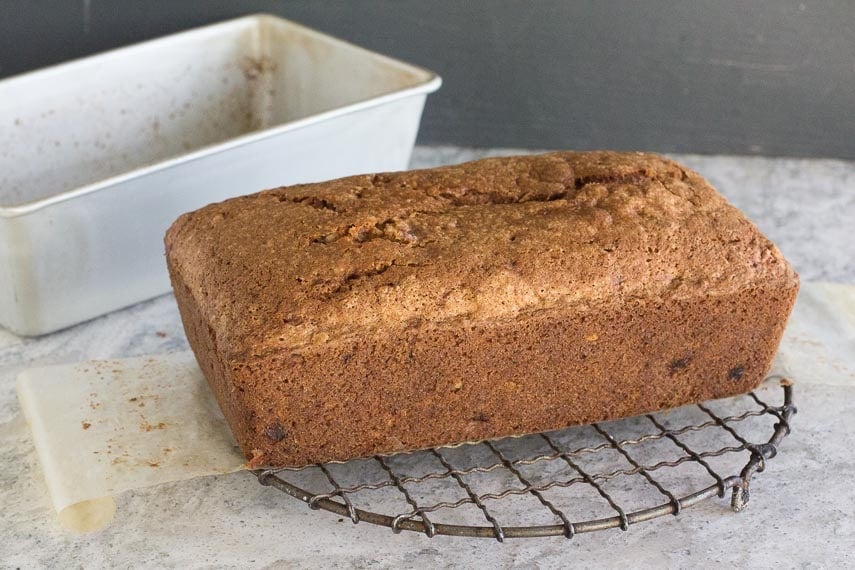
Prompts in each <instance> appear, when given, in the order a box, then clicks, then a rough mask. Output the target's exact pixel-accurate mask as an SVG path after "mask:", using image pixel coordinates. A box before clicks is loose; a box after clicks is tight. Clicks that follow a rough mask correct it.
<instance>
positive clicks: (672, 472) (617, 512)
mask: <svg viewBox="0 0 855 570" xmlns="http://www.w3.org/2000/svg"><path fill="white" fill-rule="evenodd" d="M770 380H773V379H770ZM774 380H777V381H778V382H777V384H778V385H780V387H781V388H783V390H782V392H783V393H781V390H779V389H775V384H776V383H775V382H771V381H767V382H766V383H765V384H764V386H763V387H761V388H760V389H759V390H757V391H755V392H751V393H749V394H746V395H743V396H737V397H735V398H729V399H726V400H717V401H713V402H707V403H703V404H697V405H694V406H686V407H683V408H677V409H675V410H669V411H664V412H658V413H655V414H647V415H643V416H637V417H633V418H627V419H623V420H618V421H613V422H604V423H597V424H592V425H589V426H578V427H573V428H568V429H564V430H560V431H555V432H549V433H539V434H533V435H527V436H521V437H511V438H504V439H500V440H495V441H482V442H478V443H466V444H460V445H455V446H449V447H439V448H433V449H428V450H422V451H416V452H407V453H399V454H395V455H386V456H382V455H377V456H374V457H371V458H365V459H356V460H351V461H347V462H343V463H326V464H318V465H309V466H306V467H299V468H291V467H289V468H279V469H263V470H256V471H254V474H255V475H256V476H257V477H258V480H259V482H260V483H261V484H263V485H269V486H272V487H275V488H276V489H279V490H280V491H283V492H284V493H286V494H288V495H290V496H291V497H294V498H296V499H299V500H301V501H303V502H305V503H307V504H308V506H309V507H310V508H312V509H316V510H317V509H322V510H325V511H330V512H332V513H336V514H338V515H340V516H341V517H347V518H349V519H350V520H351V521H353V522H354V523H359V522H366V523H371V524H376V525H381V526H386V527H390V528H391V529H392V530H394V531H395V532H400V531H402V530H407V531H415V532H421V533H424V534H425V535H427V536H429V537H434V536H436V535H453V536H466V537H479V538H494V539H496V540H498V541H500V542H501V541H504V540H505V539H506V538H525V537H539V536H556V535H563V536H565V537H567V538H572V537H573V536H574V535H576V534H579V533H585V532H593V531H597V530H606V529H611V528H620V529H621V530H627V529H628V528H629V526H630V525H633V524H636V523H640V522H643V521H648V520H651V519H655V518H657V517H662V516H665V515H679V514H680V513H681V512H682V510H683V509H686V508H689V507H692V506H694V505H697V504H698V503H700V502H701V501H703V500H705V499H709V498H711V497H716V496H717V497H720V498H723V497H724V496H725V494H726V493H727V492H728V491H730V492H731V508H732V509H733V510H734V511H741V510H742V509H743V508H745V506H746V504H747V503H748V499H749V482H750V480H751V478H752V476H754V474H755V473H759V472H761V471H763V470H764V469H765V467H766V462H767V460H768V459H771V458H772V457H774V456H775V455H776V454H777V450H778V446H779V445H780V443H781V441H782V440H783V439H784V437H786V436H787V435H788V434H789V432H790V419H791V418H792V416H793V415H794V414H795V413H796V408H795V406H794V405H793V388H792V383H791V382H789V381H788V380H785V379H781V378H775V379H774ZM761 395H762V396H763V397H764V398H766V399H770V398H772V397H774V398H776V399H777V400H779V401H781V400H782V402H781V403H780V405H770V404H768V403H766V401H764V400H763V399H761ZM769 434H771V435H769ZM757 442H759V443H757ZM384 512H385V513H389V514H382V513H384ZM340 520H343V519H340Z"/></svg>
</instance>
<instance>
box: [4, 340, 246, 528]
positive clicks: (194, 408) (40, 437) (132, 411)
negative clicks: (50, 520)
mask: <svg viewBox="0 0 855 570" xmlns="http://www.w3.org/2000/svg"><path fill="white" fill-rule="evenodd" d="M18 399H19V400H20V402H21V408H22V409H23V411H24V414H25V416H26V417H27V420H28V422H29V424H30V428H31V429H32V432H33V440H34V442H35V446H36V450H37V452H38V455H39V459H40V461H41V464H42V469H43V470H44V474H45V480H46V482H47V487H48V491H49V493H50V496H51V500H52V502H53V506H54V508H55V509H56V512H57V514H58V515H59V520H60V522H61V523H62V524H63V526H65V527H66V528H69V529H70V530H73V531H76V532H89V531H94V530H98V529H100V528H103V527H104V526H106V525H107V524H109V523H110V521H111V520H112V517H113V513H114V511H115V503H114V502H113V498H112V496H113V495H116V494H118V493H121V492H123V491H127V490H130V489H137V488H140V487H147V486H150V485H157V484H159V483H166V482H169V481H180V480H183V479H190V478H192V477H200V476H204V475H213V474H219V473H229V472H232V471H237V470H239V469H241V468H242V467H243V464H244V462H245V459H244V457H243V454H241V453H240V451H239V450H238V448H237V446H236V444H235V442H234V439H233V438H232V435H231V431H229V427H228V425H227V424H226V422H225V420H224V418H223V415H222V413H221V412H220V409H219V407H218V406H217V403H216V400H214V397H213V394H212V392H211V391H210V389H209V388H208V385H207V383H206V382H205V379H204V377H203V376H202V372H201V371H200V370H199V367H198V366H197V365H196V361H195V359H194V357H193V354H192V353H189V352H186V353H176V354H161V355H158V356H157V357H150V358H133V359H127V360H104V361H92V362H84V363H81V364H73V365H65V366H51V367H45V368H34V369H31V370H27V371H25V372H23V373H21V374H20V376H19V377H18Z"/></svg>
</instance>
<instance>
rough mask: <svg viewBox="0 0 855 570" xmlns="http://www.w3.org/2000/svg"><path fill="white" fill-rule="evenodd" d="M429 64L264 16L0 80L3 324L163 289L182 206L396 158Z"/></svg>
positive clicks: (17, 327)
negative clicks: (169, 234) (170, 235)
mask: <svg viewBox="0 0 855 570" xmlns="http://www.w3.org/2000/svg"><path fill="white" fill-rule="evenodd" d="M440 83H441V80H440V78H439V77H438V76H436V75H435V74H433V73H431V72H429V71H426V70H424V69H420V68H417V67H414V66H411V65H408V64H405V63H402V62H400V61H396V60H394V59H391V58H388V57H385V56H382V55H379V54H377V53H373V52H370V51H367V50H365V49H361V48H359V47H356V46H354V45H351V44H348V43H346V42H343V41H341V40H337V39H335V38H332V37H330V36H327V35H324V34H322V33H319V32H317V31H313V30H311V29H308V28H305V27H303V26H300V25H298V24H295V23H293V22H289V21H287V20H283V19H281V18H276V17H273V16H267V15H257V16H249V17H244V18H240V19H237V20H231V21H228V22H224V23H221V24H216V25H212V26H207V27H204V28H199V29H196V30H192V31H189V32H184V33H180V34H176V35H173V36H169V37H166V38H163V39H158V40H153V41H149V42H146V43H142V44H139V45H136V46H132V47H128V48H123V49H119V50H115V51H112V52H108V53H105V54H102V55H97V56H93V57H89V58H85V59H81V60H78V61H75V62H71V63H66V64H62V65H58V66H55V67H52V68H49V69H45V70H41V71H36V72H32V73H28V74H25V75H21V76H18V77H13V78H10V79H7V80H4V81H0V102H2V104H0V325H2V326H4V327H6V328H8V329H10V330H12V331H14V332H16V333H18V334H21V335H39V334H43V333H48V332H51V331H55V330H57V329H60V328H63V327H67V326H69V325H73V324H75V323H79V322H81V321H84V320H87V319H90V318H92V317H95V316H98V315H101V314H104V313H107V312H109V311H112V310H115V309H118V308H121V307H124V306H127V305H130V304H133V303H136V302H138V301H142V300H144V299H148V298H150V297H154V296H157V295H159V294H162V293H166V292H167V291H169V280H168V277H167V274H166V265H165V263H164V260H163V241H162V239H163V234H164V232H165V231H166V229H167V227H168V226H169V224H170V223H172V221H173V220H174V219H175V218H176V217H178V215H180V214H181V213H183V212H186V211H189V210H194V209H196V208H199V207H201V206H203V205H205V204H207V203H210V202H215V201H219V200H223V199H226V198H229V197H232V196H236V195H242V194H247V193H251V192H255V191H258V190H260V189H263V188H268V187H274V186H279V185H284V184H293V183H298V182H312V181H318V180H324V179H330V178H337V177H340V176H345V175H348V174H355V173H359V172H377V171H386V170H401V169H404V168H406V167H407V163H408V161H409V158H410V154H411V152H412V149H413V145H414V142H415V137H416V133H417V131H418V127H419V121H420V119H421V112H422V108H423V107H424V103H425V98H426V97H427V95H428V94H429V93H431V92H433V91H435V90H436V89H438V88H439V86H440Z"/></svg>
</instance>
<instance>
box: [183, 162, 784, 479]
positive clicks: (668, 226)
mask: <svg viewBox="0 0 855 570" xmlns="http://www.w3.org/2000/svg"><path fill="white" fill-rule="evenodd" d="M166 252H167V261H168V264H169V271H170V275H171V277H172V284H173V287H174V290H175V296H176V298H177V300H178V306H179V308H180V310H181V316H182V319H183V321H184V327H185V330H186V332H187V337H188V339H189V340H190V344H191V346H192V347H193V350H194V351H195V353H196V356H197V358H198V360H199V364H200V365H201V367H202V370H203V371H204V373H205V375H206V376H207V378H208V381H209V382H210V384H211V386H212V388H213V390H214V392H215V393H216V397H217V399H218V401H219V403H220V406H221V407H222V410H223V412H224V414H225V417H226V419H227V420H228V422H229V424H230V426H231V428H232V431H233V432H234V435H235V437H236V439H237V441H238V442H239V443H240V445H241V447H242V449H243V451H244V452H245V453H246V455H247V457H248V458H249V459H250V465H251V466H284V465H290V466H296V465H302V464H307V463H313V462H324V461H329V460H343V459H348V458H353V457H359V456H368V455H372V454H378V453H387V452H395V451H399V450H411V449H418V448H425V447H430V446H436V445H441V444H451V443H455V442H461V441H470V440H481V439H488V438H497V437H501V436H506V435H510V434H524V433H529V432H537V431H544V430H551V429H556V428H561V427H565V426H569V425H572V424H581V423H588V422H594V421H600V420H607V419H611V418H618V417H622V416H628V415H633V414H639V413H642V412H648V411H652V410H658V409H661V408H668V407H672V406H679V405H682V404H686V403H690V402H697V401H701V400H706V399H709V398H719V397H724V396H730V395H733V394H737V393H741V392H745V391H748V390H750V389H752V388H754V387H755V386H756V385H757V384H758V383H759V382H760V381H761V379H762V378H763V376H764V374H766V372H767V371H768V368H769V366H770V361H771V359H772V356H773V354H774V352H775V349H776V347H777V344H778V342H779V340H780V338H781V334H782V332H783V328H784V324H785V322H786V320H787V317H788V315H789V313H790V310H791V308H792V304H793V301H794V298H795V296H796V292H797V289H798V277H797V276H796V274H795V273H794V272H793V270H792V268H791V267H790V266H789V264H788V263H787V262H786V261H785V260H784V258H783V257H782V256H781V253H780V252H779V251H778V249H777V248H776V247H775V246H774V245H773V244H772V243H771V242H770V241H769V240H768V239H766V238H765V237H764V236H763V235H762V234H760V232H759V231H758V230H757V228H756V227H755V226H754V225H752V224H751V222H749V221H748V220H747V219H746V218H745V217H744V216H743V215H742V214H741V213H740V212H739V211H738V210H736V209H735V208H734V207H732V206H730V205H729V204H728V203H727V202H726V201H725V200H724V198H722V197H721V196H720V195H719V194H717V193H716V192H715V191H714V190H713V188H711V187H710V185H709V184H708V183H707V182H705V181H704V180H703V179H702V178H701V177H700V176H699V175H698V174H696V173H694V172H692V171H690V170H687V169H685V168H683V167H681V166H680V165H678V164H676V163H674V162H672V161H670V160H666V159H664V158H662V157H659V156H655V155H651V154H641V153H616V152H556V153H551V154H545V155H541V156H521V157H514V158H496V159H487V160H480V161H476V162H470V163H467V164H462V165H459V166H451V167H445V168H436V169H431V170H421V171H412V172H400V173H392V174H376V175H373V176H353V177H349V178H343V179H340V180H334V181H330V182H324V183H319V184H304V185H299V186H292V187H288V188H278V189H275V190H268V191H265V192H261V193H258V194H254V195H251V196H246V197H242V198H235V199H232V200H228V201H225V202H222V203H219V204H212V205H209V206H207V207H205V208H202V209H200V210H198V211H195V212H191V213H188V214H185V215H183V216H181V217H180V218H179V219H178V220H177V221H176V222H175V224H174V225H173V226H172V228H171V229H170V230H169V232H168V233H167V235H166Z"/></svg>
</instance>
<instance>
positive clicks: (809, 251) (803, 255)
mask: <svg viewBox="0 0 855 570" xmlns="http://www.w3.org/2000/svg"><path fill="white" fill-rule="evenodd" d="M505 152H508V151H492V152H490V154H499V153H505ZM511 152H512V151H511ZM484 154H487V152H484V151H477V152H476V151H471V150H461V149H456V148H450V147H443V148H420V149H417V152H416V154H415V156H414V160H413V165H414V166H416V167H421V166H431V165H436V164H442V163H452V162H458V161H462V160H467V159H470V158H474V157H477V156H482V155H484ZM678 158H679V159H681V160H682V161H683V162H685V163H686V164H688V165H689V166H691V167H692V168H695V169H696V170H698V171H699V172H701V173H702V174H704V175H705V176H706V177H708V178H709V179H710V180H711V181H712V182H713V184H714V185H716V186H717V187H718V188H719V189H720V190H721V191H722V192H723V193H724V194H725V195H727V196H728V198H729V199H730V200H731V201H732V202H733V203H734V204H736V205H737V206H739V207H740V208H742V209H743V210H744V211H745V212H747V213H748V215H749V216H750V217H751V218H752V219H753V220H754V221H755V222H756V223H757V224H758V225H759V226H760V228H761V229H762V230H763V231H764V232H765V233H766V234H767V235H768V236H769V237H771V238H772V239H773V240H774V241H775V242H776V243H778V245H779V246H780V247H781V249H782V250H783V251H784V253H785V255H786V256H787V257H788V258H789V259H790V260H791V261H792V262H793V264H794V265H795V267H796V268H797V270H798V271H799V272H800V273H801V275H802V277H803V278H804V279H809V280H832V281H839V282H846V283H855V266H853V259H855V255H853V254H855V244H853V242H855V240H853V239H852V238H853V237H855V236H853V233H855V232H854V231H853V229H852V227H853V226H855V164H852V163H846V162H840V161H819V160H792V159H763V158H740V157H699V156H680V157H678ZM159 333H160V334H159ZM185 348H186V341H185V340H184V337H183V332H182V330H181V325H180V321H179V318H178V313H177V309H176V307H175V302H174V300H173V299H172V297H171V296H165V297H161V298H158V299H155V300H153V301H149V302H146V303H142V304H140V305H137V306H135V307H131V308H129V309H126V310H123V311H119V312H116V313H113V314H110V315H107V316H105V317H102V318H99V319H96V320H94V321H91V322H89V323H85V324H83V325H79V326H77V327H74V328H71V329H68V330H65V331H62V332H59V333H56V334H53V335H50V336H46V337H43V338H39V339H21V338H18V337H16V336H14V335H12V334H10V333H7V332H5V331H2V330H0V504H2V505H3V511H4V513H3V517H2V518H1V519H0V536H2V537H3V540H0V566H2V565H8V566H10V567H15V566H21V567H40V566H51V567H54V566H55V567H65V568H73V567H99V566H122V567H127V566H133V567H164V566H166V567H188V566H192V567H199V566H206V567H230V566H246V565H247V563H250V564H248V565H249V566H253V567H292V566H317V567H351V566H368V565H372V566H376V567H425V566H430V567H449V566H454V565H458V566H470V565H489V566H496V565H499V566H511V565H513V566H523V567H535V566H537V567H562V566H566V565H568V564H570V563H573V564H575V565H578V566H580V567H602V566H617V565H618V564H621V565H624V564H632V565H634V566H636V567H638V566H640V567H659V566H663V565H664V566H671V567H695V566H701V565H703V566H708V567H729V566H733V565H737V566H752V567H772V566H780V565H783V566H788V567H789V566H801V567H825V566H832V565H837V564H846V563H847V562H848V563H849V564H853V563H855V560H853V552H855V522H853V518H852V515H851V513H853V512H855V493H852V492H851V485H850V480H851V477H852V474H853V473H855V455H853V453H852V452H851V451H850V450H849V449H848V448H847V446H846V445H845V443H843V441H842V439H841V437H840V436H841V434H842V433H846V432H847V431H848V432H850V433H851V432H852V431H853V429H855V421H854V420H853V415H852V414H851V402H853V401H855V386H853V387H829V386H822V385H811V386H803V387H801V388H800V389H799V392H798V404H799V407H800V410H801V412H800V414H799V416H798V417H797V421H798V423H797V429H796V430H795V431H794V433H793V435H792V436H791V438H789V439H788V440H786V442H785V444H784V445H785V448H784V450H783V451H782V453H781V454H780V455H779V457H777V458H776V459H775V460H774V463H772V464H771V467H770V469H769V471H768V472H767V473H764V474H763V475H761V476H759V477H758V478H757V479H756V480H755V482H754V485H753V487H752V491H753V493H752V501H751V506H750V507H749V508H748V509H747V510H746V511H745V512H744V513H741V514H739V515H735V514H732V513H731V512H730V511H729V509H728V508H727V506H726V503H725V502H722V501H715V500H713V501H709V502H707V503H704V504H702V505H699V506H698V507H696V508H693V509H691V510H688V511H686V512H685V513H684V514H682V515H681V516H680V517H678V518H671V517H669V518H666V519H660V520H657V521H655V522H651V523H646V524H643V525H639V526H637V527H633V528H631V529H630V530H629V531H628V532H625V533H623V532H620V531H607V532H603V533H596V534H592V535H583V536H579V537H577V538H575V539H574V540H572V541H566V540H564V539H559V538H551V539H535V540H520V541H513V542H509V543H507V544H505V545H498V544H497V543H495V542H492V541H473V540H466V539H454V538H443V537H440V538H437V539H434V540H428V539H426V538H425V537H423V536H420V535H414V534H406V533H405V534H401V535H397V536H396V535H393V534H391V533H390V532H389V531H388V530H387V529H382V528H377V527H373V526H369V525H358V526H355V527H354V526H352V525H351V524H349V523H339V522H337V521H338V518H337V517H335V516H333V515H329V514H326V513H322V512H321V513H316V512H313V511H310V510H308V509H307V508H306V507H305V506H304V505H303V504H301V503H299V502H297V501H294V500H293V499H289V498H287V497H285V496H284V495H282V494H280V493H277V492H275V491H272V490H270V489H267V488H264V487H261V486H260V485H258V484H257V483H255V482H254V480H253V479H252V478H251V477H250V476H249V475H247V474H245V473H236V474H232V475H227V476H218V477H208V478H204V479H198V480H194V481H185V482H180V483H173V484H170V485H164V486H160V487H156V488H150V489H143V490H139V491H135V492H131V493H126V494H124V495H122V496H120V497H118V499H117V502H118V513H117V520H116V521H115V522H114V524H113V525H112V526H111V527H110V528H108V529H107V530H105V531H102V532H100V533H97V534H94V535H89V536H73V535H69V534H67V533H66V532H65V531H63V530H62V529H61V528H60V527H59V525H58V523H57V522H56V519H55V516H54V514H53V511H52V509H51V507H50V504H49V501H48V498H47V496H46V492H45V488H44V484H43V482H42V479H41V471H40V468H39V465H38V461H37V459H36V457H35V454H34V452H33V450H32V443H31V441H30V439H29V433H28V431H27V428H26V425H25V423H24V421H23V419H22V417H21V414H20V411H19V408H18V403H17V399H16V397H15V392H14V380H15V376H16V374H17V373H18V372H19V371H20V370H22V369H23V368H26V367H28V366H33V365H41V364H50V363H62V362H76V361H81V360H87V359H93V358H104V357H126V356H135V355H142V354H156V353H161V352H168V351H173V350H181V349H185Z"/></svg>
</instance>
